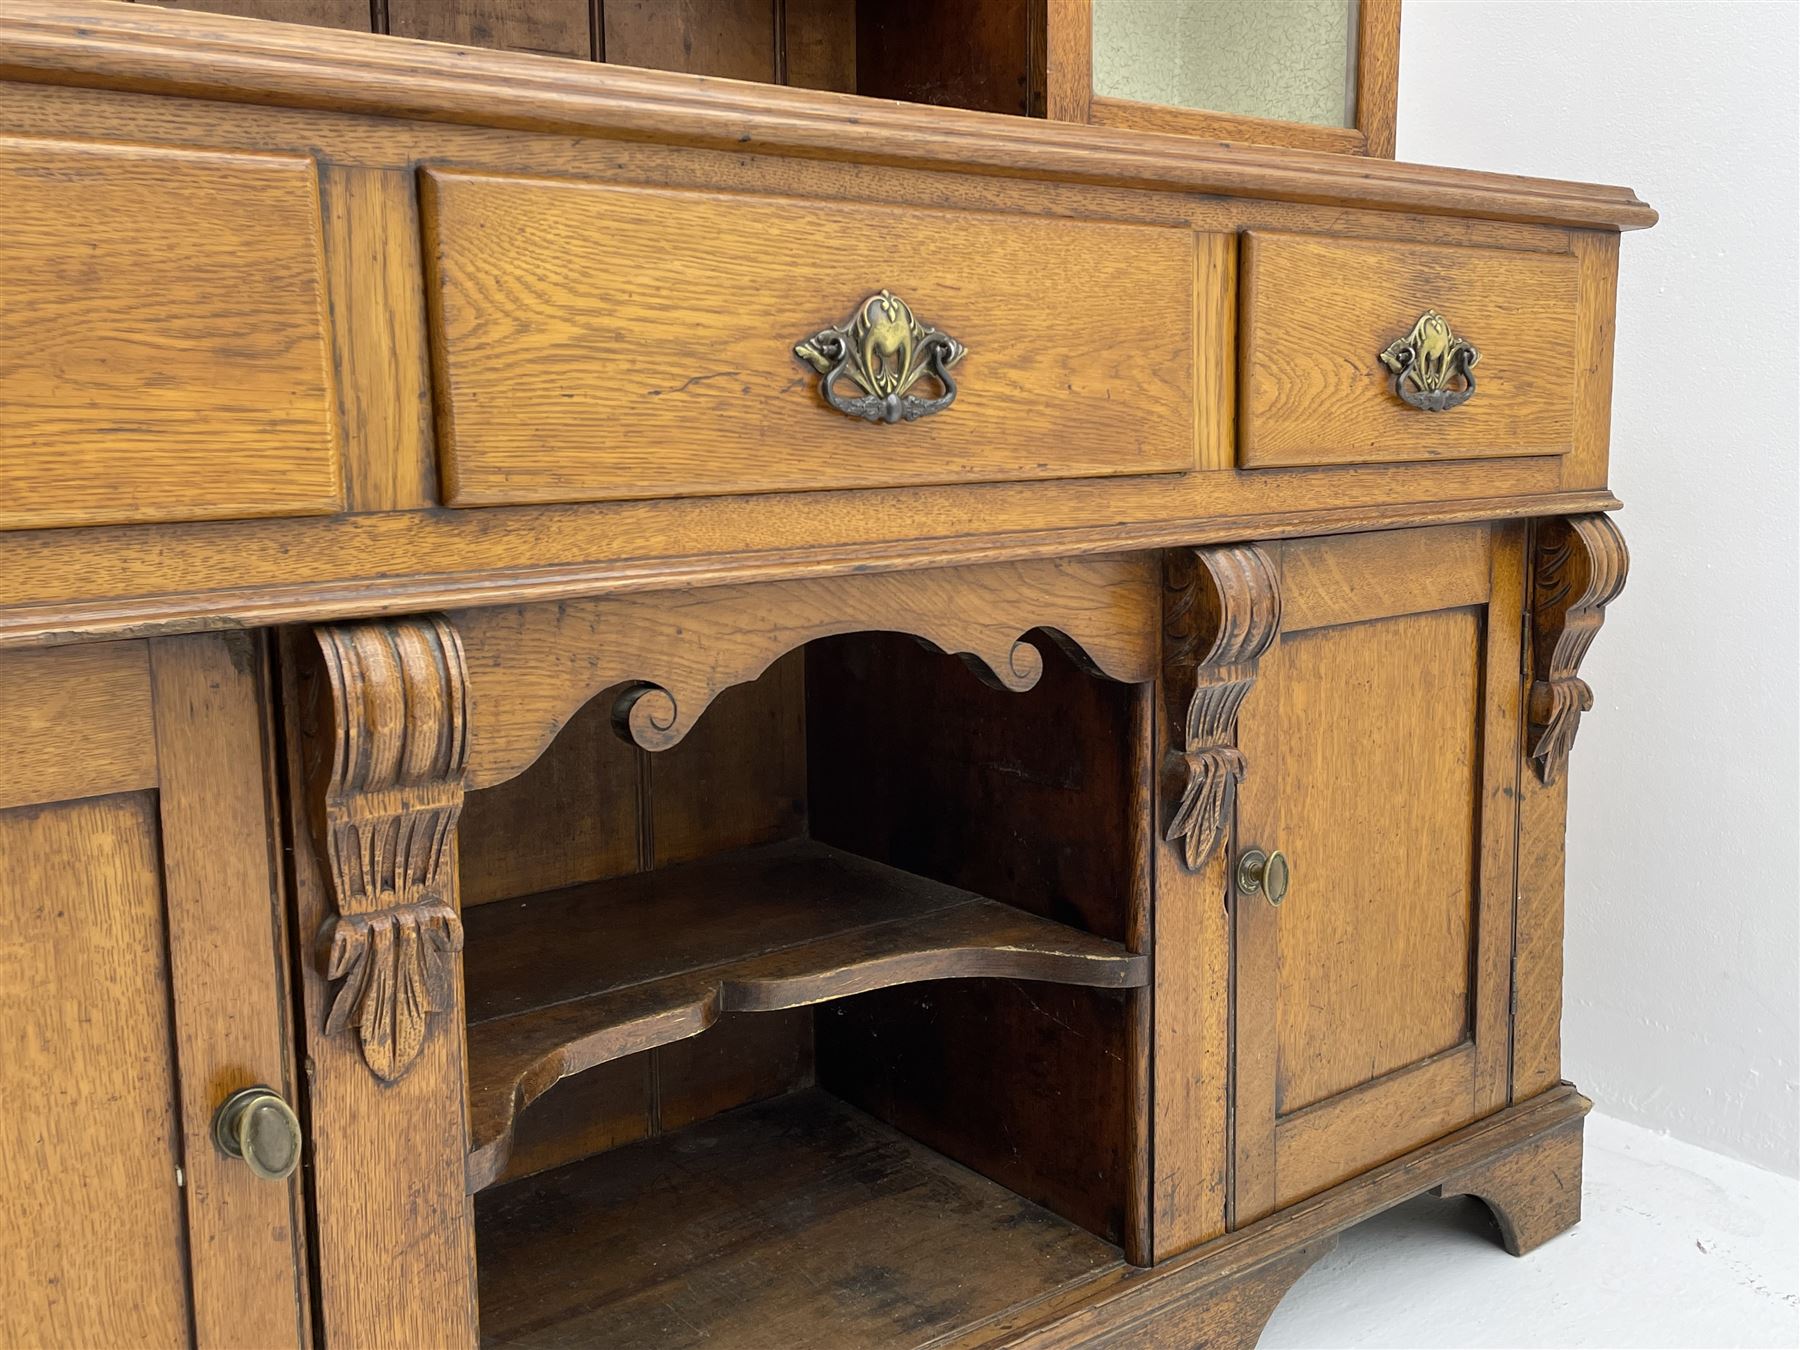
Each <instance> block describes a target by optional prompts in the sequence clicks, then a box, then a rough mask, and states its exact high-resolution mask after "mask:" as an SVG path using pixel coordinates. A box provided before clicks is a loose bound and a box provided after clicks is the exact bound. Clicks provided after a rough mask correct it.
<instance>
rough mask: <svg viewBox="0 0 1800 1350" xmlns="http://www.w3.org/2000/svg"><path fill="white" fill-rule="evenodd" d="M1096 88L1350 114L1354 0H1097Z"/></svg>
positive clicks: (1332, 119) (1293, 113)
mask: <svg viewBox="0 0 1800 1350" xmlns="http://www.w3.org/2000/svg"><path fill="white" fill-rule="evenodd" d="M1093 6H1094V92H1095V93H1096V94H1100V95H1103V96H1105V97H1107V98H1130V99H1137V100H1139V101H1140V102H1143V103H1161V104H1166V105H1169V106H1173V107H1178V108H1204V109H1206V110H1208V111H1210V112H1222V113H1237V114H1240V115H1242V116H1245V117H1273V118H1278V119H1280V120H1281V121H1284V122H1313V123H1317V124H1318V125H1320V126H1329V127H1348V126H1354V125H1355V122H1356V118H1355V110H1356V89H1355V70H1356V59H1355V58H1356V0H1093Z"/></svg>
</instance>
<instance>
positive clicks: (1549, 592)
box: [1527, 515, 1631, 787]
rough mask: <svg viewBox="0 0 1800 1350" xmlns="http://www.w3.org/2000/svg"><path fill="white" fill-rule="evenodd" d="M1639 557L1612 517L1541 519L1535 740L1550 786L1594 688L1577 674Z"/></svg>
mask: <svg viewBox="0 0 1800 1350" xmlns="http://www.w3.org/2000/svg"><path fill="white" fill-rule="evenodd" d="M1630 564H1631V558H1630V555H1629V554H1628V553H1627V552H1626V550H1625V537H1624V536H1623V535H1621V534H1620V533H1619V527H1618V526H1617V525H1615V524H1613V523H1612V520H1611V518H1610V517H1608V516H1603V515H1592V516H1566V517H1557V518H1555V519H1552V520H1545V521H1540V522H1539V523H1538V528H1537V552H1536V556H1535V559H1534V561H1533V564H1532V595H1531V675H1532V680H1531V695H1530V699H1529V705H1528V708H1527V713H1528V715H1529V718H1530V732H1529V741H1528V744H1529V745H1530V747H1531V761H1532V763H1533V764H1535V765H1536V766H1537V774H1538V778H1539V779H1540V780H1541V781H1542V782H1543V783H1544V785H1545V786H1546V787H1548V786H1550V785H1551V784H1553V783H1555V782H1556V780H1557V779H1558V778H1560V777H1561V776H1562V772H1563V768H1564V766H1566V765H1567V764H1568V762H1569V748H1570V747H1571V746H1572V745H1574V743H1575V732H1576V729H1577V728H1578V727H1579V726H1580V725H1581V714H1582V713H1584V712H1586V711H1588V709H1590V708H1592V707H1593V706H1594V695H1593V691H1592V690H1590V689H1589V688H1588V687H1587V683H1586V682H1585V681H1584V680H1582V679H1581V678H1580V676H1579V675H1578V674H1577V673H1576V672H1577V671H1579V670H1580V668H1581V660H1582V658H1583V657H1584V656H1586V655H1587V650H1588V647H1589V646H1591V645H1592V643H1593V641H1594V634H1596V633H1598V632H1599V631H1600V622H1601V620H1602V619H1604V618H1605V617H1606V606H1607V605H1608V604H1610V603H1611V602H1612V601H1613V599H1614V598H1615V597H1616V596H1617V595H1618V594H1619V592H1620V591H1621V590H1623V589H1624V588H1625V574H1626V572H1627V570H1628V569H1629V568H1630Z"/></svg>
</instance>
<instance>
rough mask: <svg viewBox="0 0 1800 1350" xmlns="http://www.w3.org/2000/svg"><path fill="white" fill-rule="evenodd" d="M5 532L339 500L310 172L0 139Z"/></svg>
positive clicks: (329, 504)
mask: <svg viewBox="0 0 1800 1350" xmlns="http://www.w3.org/2000/svg"><path fill="white" fill-rule="evenodd" d="M0 203H3V204H4V205H3V206H0V315H3V319H0V530H5V529H30V528H41V527H45V526H53V525H108V524H119V523H124V522H129V521H179V520H214V519H220V518H227V517H259V516H282V515H315V514H321V513H327V512H331V511H334V510H336V509H337V508H338V507H339V505H340V504H341V501H342V489H341V476H340V470H339V464H338V453H337V446H336V433H335V430H334V425H335V424H334V413H333V408H334V405H335V398H334V396H333V393H332V390H331V384H330V373H329V372H330V349H329V344H328V340H327V337H326V329H325V301H324V296H325V285H324V270H323V269H324V263H323V256H322V252H321V250H322V232H321V228H320V217H319V191H318V182H317V179H316V177H315V175H314V170H313V163H312V161H311V160H310V159H307V158H305V157H303V156H298V155H267V154H249V153H236V152H234V153H209V152H204V151H188V150H162V149H154V148H151V147H148V146H129V145H104V144H82V143H73V142H61V141H36V140H12V139H0Z"/></svg>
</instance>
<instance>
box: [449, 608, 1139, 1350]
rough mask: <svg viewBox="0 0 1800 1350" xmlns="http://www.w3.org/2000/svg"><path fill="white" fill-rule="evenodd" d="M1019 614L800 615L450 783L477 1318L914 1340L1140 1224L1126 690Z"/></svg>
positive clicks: (994, 1307) (1133, 752) (762, 1339)
mask: <svg viewBox="0 0 1800 1350" xmlns="http://www.w3.org/2000/svg"><path fill="white" fill-rule="evenodd" d="M1031 643H1032V645H1033V646H1035V647H1036V648H1037V649H1038V650H1040V651H1041V652H1042V653H1043V671H1042V674H1041V677H1039V678H1038V679H1037V682H1036V684H1035V686H1034V687H1032V688H1031V689H1029V690H1028V691H1026V692H1023V693H1020V692H1013V691H1012V690H1008V689H1003V688H999V687H996V684H995V683H994V682H992V681H990V682H987V683H984V682H983V681H982V680H980V679H978V678H977V676H976V675H975V674H973V673H971V669H970V667H969V665H965V663H964V662H963V661H962V660H959V659H958V658H956V657H954V656H947V655H944V654H942V653H940V652H938V651H936V650H933V649H930V648H929V647H927V646H926V645H925V644H923V643H922V642H920V641H919V640H918V639H915V638H912V637H909V636H905V635H901V634H892V633H853V634H848V635H843V636H835V637H826V638H822V639H819V640H817V641H814V642H812V643H811V644H809V645H808V646H806V647H805V648H803V649H800V650H796V651H793V652H791V653H789V654H787V655H785V656H783V657H781V658H780V659H779V660H778V661H776V662H775V664H774V665H773V666H771V667H770V668H769V669H768V670H767V671H766V673H764V674H763V675H762V677H761V678H760V679H758V680H756V681H755V682H754V683H751V684H744V685H739V686H736V687H734V688H730V689H727V690H725V691H724V692H723V693H722V694H720V695H719V697H718V698H717V699H716V700H715V701H714V702H713V703H712V705H711V706H710V708H708V709H707V711H706V712H705V713H704V715H703V716H701V717H700V719H699V721H698V722H697V723H696V724H695V725H694V727H693V729H692V731H691V732H689V733H688V734H687V735H686V736H685V737H684V738H683V739H682V740H680V741H679V743H677V744H675V745H674V746H673V747H671V748H669V749H666V750H661V751H658V752H656V753H650V752H647V751H645V750H643V749H640V748H639V747H638V746H637V745H635V744H632V743H630V742H629V741H628V740H627V739H626V738H625V737H624V736H622V735H620V734H618V733H616V732H615V730H614V726H613V722H614V719H615V717H616V716H617V712H618V709H619V707H620V705H621V695H624V694H627V693H628V691H627V690H626V689H625V688H624V687H622V686H621V687H614V688H612V689H608V690H606V691H604V692H603V693H601V694H600V695H599V696H598V697H596V698H594V699H593V700H592V701H591V702H590V703H588V704H587V705H586V706H585V707H584V708H583V710H582V711H581V712H580V713H579V714H577V715H576V716H575V717H574V718H572V719H571V720H569V721H568V722H567V724H566V725H564V726H563V727H562V729H561V731H560V734H558V736H557V737H556V739H555V740H554V742H553V743H552V744H551V745H550V747H549V748H548V750H546V751H545V753H544V754H543V755H542V756H541V757H539V758H538V759H537V760H536V762H535V763H533V764H532V766H531V767H530V768H529V769H527V770H525V771H524V772H523V773H521V774H520V775H519V776H517V777H515V778H511V779H509V780H507V781H505V782H503V783H499V784H497V785H496V786H493V787H489V788H486V789H482V790H478V791H474V792H471V793H470V794H469V796H468V799H467V802H466V805H465V810H464V816H463V824H462V829H461V846H460V847H461V868H462V876H461V887H462V900H463V906H464V928H465V933H466V943H465V949H464V972H465V985H466V992H467V1007H468V1063H469V1078H470V1084H469V1087H470V1111H471V1126H472V1128H471V1143H472V1151H471V1155H470V1160H469V1180H470V1186H471V1189H473V1190H475V1191H477V1195H476V1202H475V1204H476V1224H477V1246H478V1257H479V1265H480V1299H481V1322H482V1336H483V1340H484V1342H486V1343H488V1344H493V1345H527V1344H529V1345H620V1346H674V1345H697V1344H705V1345H715V1344H716V1345H731V1346H734V1347H742V1346H762V1345H769V1346H781V1347H783V1348H784V1350H791V1348H792V1347H800V1346H813V1345H817V1346H832V1347H841V1346H850V1345H856V1346H863V1345H877V1344H879V1345H888V1344H895V1343H902V1344H925V1343H927V1342H932V1341H934V1340H935V1339H936V1338H938V1337H941V1336H945V1335H948V1334H951V1333H955V1332H959V1331H968V1330H970V1329H971V1328H979V1327H981V1326H983V1325H984V1324H990V1323H993V1322H994V1321H995V1320H996V1319H1000V1318H1003V1317H1004V1316H1005V1315H1006V1314H1007V1313H1008V1312H1009V1311H1011V1310H1015V1309H1017V1308H1019V1307H1020V1306H1021V1305H1022V1304H1032V1303H1037V1302H1040V1301H1042V1300H1045V1299H1049V1298H1053V1297H1054V1296H1055V1295H1056V1294H1057V1293H1058V1292H1059V1291H1062V1290H1065V1289H1067V1288H1070V1287H1072V1286H1074V1285H1077V1284H1081V1283H1084V1282H1086V1281H1087V1280H1090V1279H1093V1278H1097V1277H1101V1276H1103V1275H1104V1274H1105V1273H1106V1272H1108V1271H1111V1270H1116V1269H1117V1268H1118V1267H1119V1266H1120V1265H1121V1264H1122V1263H1123V1262H1125V1261H1126V1260H1127V1259H1128V1258H1134V1257H1138V1256H1140V1252H1139V1251H1138V1249H1137V1242H1138V1239H1137V1238H1136V1236H1135V1234H1136V1233H1137V1231H1138V1229H1139V1228H1140V1227H1141V1223H1142V1214H1141V1212H1140V1209H1141V1201H1140V1199H1139V1198H1138V1197H1141V1196H1142V1195H1143V1194H1144V1193H1145V1186H1144V1180H1143V1168H1144V1162H1143V1156H1142V1153H1143V1145H1142V1137H1143V1136H1142V1129H1141V1120H1142V1117H1143V1113H1144V1106H1145V1103H1144V1093H1145V1088H1144V1083H1143V1071H1142V1067H1141V1066H1142V1062H1143V1055H1144V1035H1143V1031H1142V1027H1143V1023H1144V1019H1145V1016H1146V1014H1147V1005H1146V1002H1145V999H1144V997H1143V994H1142V990H1143V987H1144V985H1145V983H1146V980H1147V976H1148V970H1147V958H1146V957H1145V956H1144V955H1143V952H1144V949H1145V947H1144V929H1145V925H1146V916H1145V914H1144V907H1145V905H1146V904H1147V899H1146V896H1147V890H1148V887H1147V884H1146V878H1145V876H1144V869H1145V868H1146V867H1147V865H1148V864H1147V861H1146V860H1147V858H1148V849H1147V846H1146V841H1145V840H1144V839H1143V838H1142V837H1141V832H1140V828H1141V827H1140V826H1139V825H1138V824H1137V822H1139V821H1141V820H1142V819H1143V818H1144V816H1145V814H1146V813H1145V812H1144V810H1143V809H1142V801H1143V794H1144V793H1145V792H1146V791H1147V775H1146V768H1145V766H1146V764H1147V763H1148V755H1147V751H1146V744H1147V737H1148V725H1149V723H1148V718H1149V686H1147V685H1144V684H1133V683H1121V682H1118V681H1115V680H1111V679H1107V678H1105V677H1103V676H1099V675H1097V674H1094V673H1090V672H1089V671H1088V670H1085V669H1083V668H1082V667H1081V664H1079V663H1078V661H1077V660H1076V659H1074V658H1072V657H1071V656H1069V655H1066V654H1065V653H1064V652H1063V651H1061V650H1060V649H1059V648H1058V646H1057V644H1056V642H1055V641H1054V640H1052V639H1051V638H1050V637H1048V636H1047V635H1045V634H1042V633H1038V634H1034V635H1033V636H1032V638H1031ZM896 1335H899V1336H901V1337H902V1340H901V1341H900V1342H896V1341H895V1339H894V1338H895V1336H896Z"/></svg>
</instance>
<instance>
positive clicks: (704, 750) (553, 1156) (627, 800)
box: [459, 652, 813, 1179]
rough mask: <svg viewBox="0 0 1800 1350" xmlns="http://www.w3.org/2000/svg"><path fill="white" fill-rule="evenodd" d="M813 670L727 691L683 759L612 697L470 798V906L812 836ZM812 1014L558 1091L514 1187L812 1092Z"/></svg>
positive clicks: (728, 1026)
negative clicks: (623, 728)
mask: <svg viewBox="0 0 1800 1350" xmlns="http://www.w3.org/2000/svg"><path fill="white" fill-rule="evenodd" d="M804 676H805V666H804V657H803V656H802V654H801V653H800V652H794V653H791V654H790V655H788V656H785V657H782V658H780V659H779V660H777V661H776V663H775V664H774V665H773V666H772V667H771V668H770V669H769V670H768V672H767V673H766V674H765V675H763V677H762V678H761V679H759V680H756V681H754V682H753V683H750V684H743V685H737V686H735V687H733V688H731V689H727V690H725V691H724V692H723V693H722V694H720V695H719V698H718V700H717V701H716V702H715V703H714V704H713V706H712V707H711V708H709V709H708V710H707V712H706V714H705V715H704V716H703V717H702V718H701V719H700V721H699V723H698V724H697V725H696V726H695V727H694V729H693V731H692V732H691V733H689V734H688V736H687V737H686V738H685V739H683V740H682V741H681V743H680V744H678V745H676V746H674V747H673V748H671V749H669V750H665V751H660V752H658V753H656V754H650V753H648V752H646V751H643V750H640V749H638V748H637V747H636V746H633V745H630V744H628V743H627V742H626V741H624V740H623V739H621V738H620V737H619V735H618V734H617V733H616V732H615V731H614V730H613V728H612V722H611V713H612V703H613V699H612V691H610V690H609V691H603V692H602V693H601V694H599V695H598V696H596V697H595V698H594V699H593V700H592V701H591V702H590V703H589V704H588V705H587V706H586V707H585V708H583V709H582V710H581V712H579V713H577V714H576V715H575V716H574V717H573V718H571V719H570V720H569V722H568V724H567V725H566V726H565V727H563V729H562V730H561V731H560V732H559V733H558V734H557V737H556V739H555V740H554V741H552V742H551V744H550V748H549V749H547V750H546V751H544V753H543V755H542V756H541V757H540V758H539V759H538V760H537V761H536V762H535V763H533V764H532V765H531V767H530V768H528V769H526V770H525V771H524V772H523V773H521V774H519V775H518V776H517V777H514V778H509V779H507V780H506V781H504V782H501V783H497V784H495V785H494V786H493V787H489V788H482V789H480V790H478V791H475V792H471V793H469V795H468V798H467V800H466V802H465V804H464V807H463V815H462V821H461V826H460V850H459V851H460V855H461V859H460V860H461V881H462V893H463V894H462V900H463V905H464V906H465V907H467V906H470V905H482V904H489V903H492V902H494V901H499V900H507V899H514V898H517V897H521V896H525V895H530V894H533V893H535V892H538V891H549V890H557V889H560V888H561V887H564V886H575V885H579V884H580V883H582V882H590V881H604V880H607V879H609V878H612V877H619V876H627V875H630V874H631V873H633V872H644V871H648V870H650V869H651V868H653V867H662V866H667V865H669V864H671V863H678V862H686V861H688V860H690V859H694V858H701V857H705V856H706V855H708V854H711V853H719V852H724V851H726V850H730V849H737V848H749V847H751V846H753V845H756V844H766V843H773V842H775V841H776V840H780V839H791V838H796V837H798V836H800V835H802V834H803V833H804V832H805V830H806V739H805V726H804V715H805V710H804V696H805V678H804ZM812 1061H813V1024H812V1017H811V1015H810V1013H807V1012H805V1011H799V1012H783V1013H758V1014H754V1015H745V1016H729V1017H726V1018H724V1019H723V1020H721V1021H720V1022H719V1023H718V1025H716V1026H714V1027H712V1028H711V1029H709V1030H708V1031H707V1032H706V1034H705V1035H703V1036H699V1037H696V1038H695V1039H693V1040H691V1041H684V1042H680V1043H678V1044H676V1045H671V1046H666V1047H663V1048H661V1049H657V1050H649V1051H646V1052H644V1053H643V1054H639V1055H631V1056H628V1057H627V1058H625V1059H622V1060H617V1061H614V1062H612V1063H609V1064H605V1065H602V1066H601V1067H599V1068H597V1069H593V1070H590V1071H588V1072H587V1073H583V1074H579V1075H577V1076H576V1077H573V1078H568V1079H564V1080H563V1081H562V1082H560V1083H558V1084H557V1085H556V1086H555V1087H553V1088H551V1089H550V1091H549V1092H547V1093H546V1094H545V1095H544V1096H543V1097H541V1098H539V1099H538V1100H537V1101H535V1102H533V1103H532V1105H531V1109H530V1110H528V1111H526V1112H525V1113H524V1114H523V1115H522V1116H521V1117H520V1119H519V1124H518V1127H517V1133H516V1136H515V1141H514V1144H513V1150H512V1154H511V1156H510V1158H509V1159H508V1162H507V1167H506V1171H505V1173H504V1176H505V1178H507V1179H511V1178H514V1177H522V1176H529V1175H531V1174H533V1173H537V1172H541V1171H544V1170H546V1169H547V1168H551V1167H558V1166H561V1165H562V1164H563V1163H566V1162H571V1161H573V1160H575V1159H577V1158H583V1157H587V1156H589V1155H590V1154H594V1153H599V1152H603V1151H605V1150H607V1149H610V1148H616V1147H618V1146H619V1145H621V1144H628V1143H632V1142H634V1141H635V1140H638V1139H647V1138H651V1137H654V1136H655V1135H658V1134H660V1133H662V1132H663V1131H664V1130H672V1129H677V1128H679V1127H680V1126H682V1125H684V1124H687V1123H688V1122H690V1121H693V1120H697V1119H701V1118H703V1117H706V1116H710V1115H713V1114H716V1113H717V1112H720V1111H725V1110H729V1109H731V1108H732V1107H735V1106H741V1105H743V1104H745V1103H747V1102H753V1101H758V1100H761V1099H762V1098H765V1097H771V1096H775V1095H776V1094H778V1093H781V1092H785V1091H788V1090H789V1089H792V1088H796V1087H801V1086H804V1085H806V1084H808V1083H810V1082H811V1081H812Z"/></svg>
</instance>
